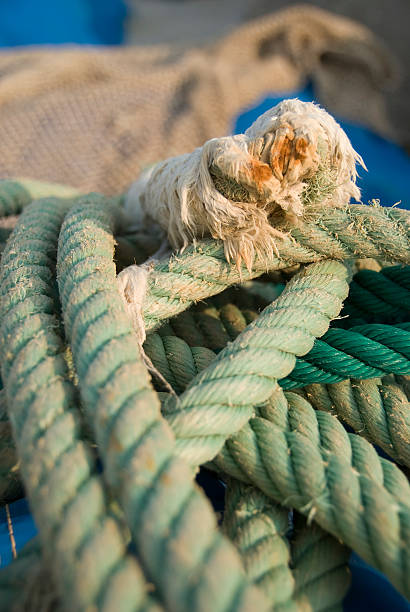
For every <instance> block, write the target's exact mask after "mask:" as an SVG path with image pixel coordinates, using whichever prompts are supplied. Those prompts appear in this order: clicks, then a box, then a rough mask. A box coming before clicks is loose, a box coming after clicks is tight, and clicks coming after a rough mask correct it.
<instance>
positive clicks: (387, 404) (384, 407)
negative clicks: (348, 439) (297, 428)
mask: <svg viewBox="0 0 410 612" xmlns="http://www.w3.org/2000/svg"><path fill="white" fill-rule="evenodd" d="M303 394H304V397H306V399H307V400H308V401H309V402H310V403H311V405H312V406H313V407H314V408H315V409H316V410H324V411H326V412H329V413H330V414H334V415H336V416H337V417H338V418H339V419H340V420H341V421H343V422H345V423H347V424H348V425H350V427H352V429H354V431H356V432H357V433H359V434H360V435H361V436H363V437H364V438H366V439H367V440H368V441H369V442H372V443H373V444H377V446H379V447H380V448H382V449H383V450H384V451H385V453H387V454H388V455H389V456H390V457H391V458H392V459H394V460H395V461H397V462H398V463H402V464H403V465H406V466H407V467H410V411H409V400H408V398H407V396H406V395H405V393H404V391H402V390H401V388H400V387H399V386H398V385H397V384H392V383H387V382H385V383H382V381H381V380H380V379H373V380H345V381H343V382H339V383H335V384H333V385H316V384H314V385H307V386H306V387H305V388H304V389H303Z"/></svg>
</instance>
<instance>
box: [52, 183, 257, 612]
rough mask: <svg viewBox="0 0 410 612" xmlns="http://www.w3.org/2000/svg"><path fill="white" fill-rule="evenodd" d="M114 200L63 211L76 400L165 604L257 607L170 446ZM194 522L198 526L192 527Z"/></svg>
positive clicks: (65, 296)
mask: <svg viewBox="0 0 410 612" xmlns="http://www.w3.org/2000/svg"><path fill="white" fill-rule="evenodd" d="M117 219H118V216H117V215H116V209H115V207H114V206H113V205H112V204H111V203H110V202H109V201H106V200H105V199H104V198H102V197H98V196H96V195H95V196H88V197H87V198H84V199H83V200H82V202H81V203H80V204H79V205H78V206H76V207H75V208H73V209H72V210H71V211H70V212H69V214H68V215H67V217H66V219H65V221H64V224H63V227H62V230H61V233H60V238H59V247H58V264H57V275H58V282H59V290H60V296H61V302H62V307H63V315H64V322H65V329H66V334H67V338H68V340H69V341H70V344H71V348H72V354H73V359H74V364H75V369H76V373H77V376H78V384H79V388H80V392H81V398H82V401H83V406H84V410H85V412H86V414H87V418H88V420H89V422H90V425H91V426H92V428H93V430H94V435H95V439H96V441H97V444H98V449H99V454H100V457H101V459H102V462H103V465H104V473H105V476H106V479H107V481H108V483H109V485H110V489H111V491H112V493H113V494H114V495H115V497H116V499H117V500H118V502H119V504H120V505H121V507H122V509H123V511H124V514H125V518H126V521H127V524H128V526H129V528H130V530H131V534H132V536H133V540H134V543H135V545H136V548H137V551H138V555H139V557H140V559H141V560H142V562H143V564H144V567H145V569H146V571H147V573H149V575H150V576H151V578H152V580H153V581H154V583H155V585H156V587H157V589H158V592H159V595H160V597H161V598H162V600H163V601H164V602H165V604H166V607H167V609H169V610H175V611H178V612H180V611H183V610H187V611H188V610H189V611H191V610H198V611H201V610H204V611H205V610H209V609H212V610H215V611H217V610H220V611H225V610H226V611H228V610H229V611H232V612H233V611H234V610H235V612H236V611H239V610H252V609H258V610H264V609H266V606H267V602H266V601H265V599H264V597H263V596H262V593H259V592H258V591H257V590H256V589H255V588H254V587H251V586H249V584H248V583H247V581H246V580H245V576H244V572H243V569H242V567H241V563H240V559H239V556H238V555H237V553H236V551H235V549H234V548H233V546H232V545H231V544H230V543H229V542H228V540H227V539H226V538H224V537H223V536H222V534H221V533H220V532H219V531H217V529H216V520H215V515H214V513H213V512H212V510H211V507H210V505H209V502H208V501H207V500H205V498H204V496H203V494H202V493H201V492H200V490H199V489H198V488H197V487H196V486H194V484H193V482H192V473H191V471H190V469H189V468H188V466H187V465H185V463H184V462H183V461H181V460H180V459H178V458H177V457H176V456H175V454H174V448H175V445H174V438H173V435H172V431H171V429H170V428H169V427H168V426H167V424H166V422H165V421H164V420H163V419H162V417H161V414H160V406H159V401H158V399H157V397H156V395H155V393H154V392H153V390H152V389H151V387H150V383H149V377H148V374H147V371H146V369H145V366H144V363H143V360H142V356H141V355H140V352H139V348H138V344H137V342H136V339H135V336H134V332H133V329H132V326H131V322H130V320H129V318H128V316H127V313H126V311H125V309H124V306H123V302H122V298H121V295H120V293H119V291H118V287H117V282H116V275H115V265H114V263H113V253H114V237H113V229H114V227H115V223H116V220H117ZM198 525H200V529H198Z"/></svg>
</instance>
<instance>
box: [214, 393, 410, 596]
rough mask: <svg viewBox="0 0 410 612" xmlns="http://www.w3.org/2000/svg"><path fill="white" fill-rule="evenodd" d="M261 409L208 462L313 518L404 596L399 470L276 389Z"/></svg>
mask: <svg viewBox="0 0 410 612" xmlns="http://www.w3.org/2000/svg"><path fill="white" fill-rule="evenodd" d="M260 414H261V415H262V416H259V417H255V418H252V419H251V420H250V421H249V423H248V424H247V425H246V426H244V427H243V428H242V430H241V432H240V433H238V434H235V435H234V436H232V437H231V438H230V439H229V440H228V441H227V442H226V444H225V446H224V448H223V450H222V451H221V453H220V454H219V455H218V457H217V458H216V459H215V460H214V462H213V465H214V466H215V467H216V468H217V469H218V470H220V471H222V472H223V473H225V474H227V475H230V476H232V477H234V478H237V479H238V480H241V481H243V482H245V483H251V484H253V485H254V486H257V487H259V488H260V489H261V490H262V491H263V492H264V493H265V494H266V495H268V496H269V497H271V498H272V499H274V500H275V501H278V502H279V503H282V504H284V505H286V506H288V507H293V508H295V509H297V510H298V511H299V512H301V513H302V514H304V515H307V516H309V517H311V518H314V520H315V521H316V522H317V523H318V524H319V525H320V526H321V527H322V528H323V529H325V530H326V531H328V532H329V533H331V534H333V535H334V536H335V537H338V538H340V539H341V540H342V541H343V542H344V543H345V544H346V545H348V546H350V547H351V548H352V549H353V550H355V551H356V552H357V553H358V554H359V555H360V556H361V557H362V558H363V559H365V560H366V561H367V562H368V563H370V564H371V565H374V566H375V567H376V568H378V569H380V571H382V572H384V573H385V574H386V575H387V576H388V577H389V579H390V580H391V581H392V583H393V584H394V585H395V586H396V588H397V589H398V590H400V591H401V592H402V593H404V594H405V595H406V596H408V595H409V593H410V584H409V571H408V568H409V563H410V557H409V546H408V544H409V539H410V531H409V528H408V525H409V519H410V504H409V499H410V496H409V494H410V489H409V484H408V482H407V479H406V477H405V476H404V474H403V473H402V472H400V470H398V468H396V467H395V466H394V464H392V463H390V462H389V461H387V460H384V459H381V458H380V457H378V455H377V453H376V452H375V451H374V449H373V447H372V446H371V445H370V444H369V443H368V442H366V440H364V439H363V438H361V437H359V436H356V435H355V434H347V433H346V431H345V430H344V428H343V426H342V425H341V424H340V423H339V421H338V420H337V419H336V418H335V417H333V416H332V415H330V414H327V413H325V412H320V411H315V410H314V409H313V408H312V406H311V405H310V404H309V403H308V402H307V401H306V400H305V399H303V398H302V397H300V396H299V395H296V394H294V393H292V392H287V393H284V392H283V391H282V390H280V389H279V388H278V389H277V390H276V391H275V392H274V394H273V395H272V397H271V399H270V401H269V402H268V403H267V404H266V405H265V406H263V407H262V408H260ZM380 517H383V521H381V520H380Z"/></svg>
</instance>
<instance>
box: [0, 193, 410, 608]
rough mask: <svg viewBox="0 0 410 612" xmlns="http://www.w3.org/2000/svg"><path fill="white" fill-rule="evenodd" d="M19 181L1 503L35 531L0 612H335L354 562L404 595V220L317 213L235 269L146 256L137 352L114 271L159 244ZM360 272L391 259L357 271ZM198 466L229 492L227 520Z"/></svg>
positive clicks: (1, 584)
mask: <svg viewBox="0 0 410 612" xmlns="http://www.w3.org/2000/svg"><path fill="white" fill-rule="evenodd" d="M32 188H33V186H32V185H27V184H26V185H24V184H23V183H18V182H11V181H3V182H0V206H1V214H2V215H3V216H8V215H16V214H19V215H20V216H19V219H18V221H17V224H16V226H15V228H14V229H13V230H12V231H10V230H9V231H5V232H4V236H3V237H2V240H3V241H4V243H3V244H2V246H1V250H2V260H1V272H0V294H1V305H0V320H1V327H0V364H1V375H2V381H3V384H4V389H3V391H2V392H1V394H2V395H1V398H0V399H1V404H0V427H1V429H0V494H1V497H2V500H1V501H2V503H8V502H10V501H12V500H13V499H15V498H17V497H18V496H19V495H21V494H22V491H23V488H22V487H24V491H25V493H26V494H27V496H28V498H29V501H30V506H31V510H32V512H33V515H34V518H35V522H36V525H37V527H38V531H39V538H38V539H36V540H35V541H34V542H32V543H30V545H29V546H28V547H27V548H26V549H24V550H23V551H21V553H19V556H18V557H17V559H16V560H15V561H14V562H13V563H12V564H11V565H10V566H9V567H8V568H6V569H4V570H2V571H1V572H0V602H1V603H0V610H10V609H13V608H14V609H16V610H21V609H28V608H29V603H28V602H29V600H31V601H35V602H36V604H35V605H36V606H37V609H42V610H52V609H60V608H61V609H69V610H81V611H82V610H84V611H85V610H90V611H91V610H104V611H111V610H121V611H124V612H125V611H131V610H132V611H136V610H141V611H142V610H144V611H145V610H152V611H154V610H158V611H160V610H169V611H171V612H172V611H175V612H181V611H184V610H185V611H187V612H188V611H190V612H191V611H192V610H195V611H203V612H207V611H208V610H215V611H218V612H219V611H220V612H228V611H230V612H234V611H235V612H236V611H251V610H258V611H259V610H260V611H262V610H281V611H282V610H283V611H284V610H287V611H291V610H292V611H293V610H294V611H298V610H337V609H342V608H341V606H342V602H343V598H344V596H345V595H346V592H347V590H348V588H349V584H350V577H349V576H350V575H349V570H348V565H347V564H348V559H349V555H350V552H351V550H354V551H356V552H357V553H358V554H359V555H360V556H361V557H362V558H363V559H364V560H366V561H367V562H368V563H370V564H372V565H373V566H374V567H376V568H377V569H379V570H380V571H382V572H383V573H384V574H385V575H386V576H387V577H388V578H389V580H390V581H391V582H392V584H393V585H394V586H395V587H396V588H397V589H398V590H399V591H400V592H401V593H403V594H404V595H405V596H407V597H408V596H409V595H410V583H409V579H410V578H409V576H410V572H409V568H410V557H409V550H410V546H409V544H410V529H409V526H410V495H409V492H410V489H409V483H408V479H407V476H406V473H407V472H406V469H407V468H409V467H410V451H409V449H410V445H409V442H410V411H409V400H408V389H409V383H408V376H409V375H410V359H409V357H410V323H409V320H408V313H409V310H410V300H409V297H410V268H409V264H410V214H409V213H408V212H406V211H404V210H400V209H398V208H390V209H382V208H380V207H377V206H369V207H365V206H362V205H354V204H351V205H347V206H343V207H340V208H337V209H331V208H330V207H326V208H323V209H321V210H320V213H318V214H316V215H315V216H312V217H309V216H307V217H306V216H302V217H301V219H300V220H299V221H298V223H297V224H295V226H294V227H293V228H292V229H291V230H290V231H289V232H288V233H285V234H284V235H283V237H281V239H280V240H278V242H277V244H276V246H277V251H276V252H271V253H270V255H269V257H265V258H262V257H259V258H258V257H256V258H255V260H254V261H253V263H252V266H248V267H246V266H244V265H242V266H240V265H237V266H235V265H233V264H230V263H228V262H227V261H226V259H225V253H224V244H223V243H222V242H220V241H217V240H212V239H204V240H200V241H198V242H197V243H195V244H194V245H190V246H188V247H187V248H186V249H185V250H184V251H183V252H182V253H176V254H173V255H171V256H169V257H166V258H163V259H161V260H160V261H155V260H153V262H152V264H151V265H150V266H148V267H147V268H146V274H145V276H146V287H145V291H144V293H143V294H142V297H141V309H140V310H141V317H142V319H143V323H144V327H145V332H146V340H145V343H144V345H143V347H142V348H141V346H140V345H139V342H138V339H137V338H136V334H135V329H134V326H133V321H132V319H131V318H130V316H129V315H128V312H127V309H126V305H125V304H124V300H123V295H121V293H120V291H119V285H118V280H117V274H118V273H119V272H121V270H122V268H124V267H125V266H126V265H127V264H132V263H135V262H137V263H140V262H142V261H144V260H145V259H146V258H147V257H149V256H151V255H152V254H153V253H154V252H155V251H156V249H157V247H158V239H157V238H156V237H155V236H152V237H149V236H146V235H145V236H142V234H141V233H138V232H136V233H129V232H128V233H124V229H123V226H122V219H123V216H122V198H116V199H109V198H106V197H104V196H101V195H99V194H88V195H84V196H76V195H74V194H72V193H71V194H70V193H67V192H66V191H64V192H61V193H59V192H58V187H57V186H54V187H52V188H50V187H49V186H42V187H41V186H37V188H38V189H39V190H40V192H41V195H42V196H44V195H46V193H47V191H48V190H51V192H52V194H51V193H50V195H49V197H43V198H41V199H33V196H32V194H31V193H30V190H32ZM6 240H7V241H6ZM368 257H371V258H376V259H377V260H379V261H384V262H389V264H387V265H384V267H382V268H381V270H380V271H379V272H375V271H369V270H361V271H359V272H357V273H356V274H354V275H352V265H351V261H352V260H356V259H360V258H368ZM393 264H394V265H393ZM292 266H293V268H292V269H291V267H292ZM281 271H282V272H281ZM257 277H260V280H258V281H257V280H254V279H256V278H257ZM319 338H320V339H319ZM147 363H148V364H149V367H150V369H151V372H152V376H151V377H150V375H149V372H148V370H147V367H146V364H147ZM345 425H348V426H349V430H346V428H345ZM352 432H353V433H352ZM373 445H376V447H378V448H380V449H382V450H383V452H384V454H385V455H387V457H388V458H385V457H382V456H380V455H379V454H378V453H377V452H376V450H375V448H374V446H373ZM200 466H205V468H204V467H202V468H201V470H203V469H206V470H208V471H209V473H212V472H214V473H216V475H217V477H218V478H219V479H221V480H222V481H223V482H224V483H225V485H226V503H225V512H224V516H223V520H222V524H221V525H219V523H220V522H221V520H220V519H221V517H219V516H218V515H217V514H216V513H215V511H214V510H213V508H212V506H211V504H210V502H209V500H208V499H207V497H206V494H205V492H204V491H203V489H202V488H200V487H199V486H198V485H197V484H196V483H195V474H196V472H197V471H198V468H199V467H200ZM45 581H46V583H47V585H48V588H47V589H44V583H45ZM40 583H41V585H42V588H41V589H40ZM33 593H35V596H34V595H33Z"/></svg>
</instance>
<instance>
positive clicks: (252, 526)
mask: <svg viewBox="0 0 410 612" xmlns="http://www.w3.org/2000/svg"><path fill="white" fill-rule="evenodd" d="M223 529H224V531H225V532H226V534H227V535H228V536H229V537H230V538H231V540H232V541H233V542H234V544H235V546H236V548H237V549H238V550H239V552H240V555H241V557H242V561H243V564H244V567H245V570H246V573H247V575H248V577H249V578H250V580H252V581H253V582H254V583H255V584H256V585H258V587H259V588H261V589H262V590H263V591H264V592H265V593H266V596H267V597H268V598H269V601H270V602H271V604H272V609H273V610H278V611H279V610H280V611H282V610H283V611H284V610H289V612H290V611H291V610H295V611H296V610H297V609H298V608H297V605H296V603H295V601H294V599H293V595H294V590H295V580H294V577H293V575H292V571H291V568H290V550H289V543H288V540H287V538H286V534H287V533H288V531H289V516H288V512H287V510H285V509H284V508H281V507H280V506H278V505H276V504H274V503H272V501H271V500H270V499H269V498H267V497H266V496H265V495H264V494H263V493H262V492H261V491H259V490H258V489H255V488H254V487H250V486H247V485H244V484H243V483H240V482H238V481H236V480H233V479H229V480H228V481H227V490H226V494H225V510H224V519H223Z"/></svg>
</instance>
